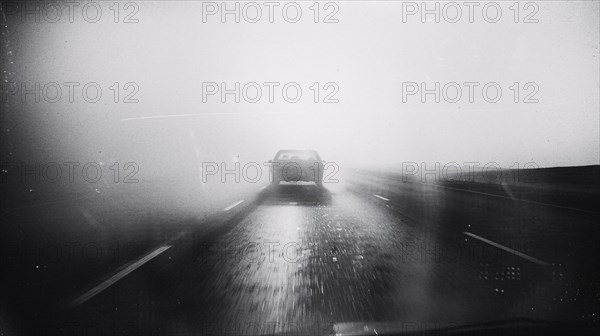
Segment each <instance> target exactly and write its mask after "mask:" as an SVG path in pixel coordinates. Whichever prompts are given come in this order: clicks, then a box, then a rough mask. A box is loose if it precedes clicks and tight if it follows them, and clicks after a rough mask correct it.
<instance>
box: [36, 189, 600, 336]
mask: <svg viewBox="0 0 600 336" xmlns="http://www.w3.org/2000/svg"><path fill="white" fill-rule="evenodd" d="M403 185H404V187H403V188H405V189H406V188H409V189H411V188H412V189H415V188H417V189H418V192H417V191H415V190H412V191H411V192H409V191H408V190H401V189H399V188H401V187H400V186H394V185H393V184H385V185H384V184H377V183H372V182H371V183H369V184H368V185H367V184H365V183H364V182H360V181H358V182H357V181H355V182H354V183H350V184H349V185H348V186H346V187H342V186H338V185H335V186H329V187H327V188H325V189H320V188H317V187H316V186H314V185H281V186H278V187H268V188H266V189H264V190H261V191H260V192H259V193H258V197H257V199H256V200H255V201H246V202H241V203H240V202H236V203H233V204H232V205H231V206H229V207H227V208H225V209H224V210H223V212H222V214H221V215H220V216H221V217H222V222H221V223H220V224H219V225H217V226H215V227H216V229H215V230H213V231H212V232H209V233H202V234H196V233H194V232H188V233H187V234H185V235H182V236H179V237H178V238H177V239H174V240H172V241H170V242H168V243H167V244H165V245H163V246H162V247H161V248H159V249H157V250H154V251H153V252H154V253H155V254H154V255H151V258H149V259H148V260H146V261H144V262H143V263H142V264H141V265H135V263H134V264H133V266H139V267H135V268H134V269H133V270H131V272H126V275H125V276H123V277H122V278H119V279H118V281H114V282H110V285H109V286H106V288H101V290H99V291H97V292H94V295H93V296H91V297H86V298H85V300H81V301H79V302H77V300H75V304H73V302H71V303H72V304H73V306H72V307H71V308H69V309H67V310H64V311H61V312H60V314H58V315H57V316H54V317H53V318H52V319H51V321H47V323H48V324H49V325H50V326H51V327H52V328H54V329H55V330H58V331H60V332H73V333H82V332H84V333H86V334H88V335H95V334H99V335H100V334H102V335H105V334H142V333H143V334H145V335H152V334H156V335H162V334H177V335H199V334H200V335H201V334H231V335H233V334H236V335H240V334H247V335H249V334H271V333H288V334H310V335H316V334H330V333H333V332H339V331H340V330H344V328H346V327H348V326H353V325H348V324H344V323H351V322H360V323H359V324H358V328H359V330H362V331H365V332H372V330H371V329H369V328H371V327H368V326H367V325H366V324H364V323H366V322H369V323H371V322H377V321H379V322H382V321H394V322H395V325H396V327H395V329H396V331H415V330H417V331H418V330H424V329H431V328H439V327H446V326H458V325H465V324H469V323H477V322H483V321H491V320H501V319H505V318H514V317H526V318H541V319H546V320H572V321H579V322H580V321H586V320H587V321H588V322H589V321H590V320H592V321H593V320H594V319H595V318H594V316H597V315H598V313H600V311H598V308H599V305H598V298H599V295H600V293H598V291H597V290H598V282H597V281H598V279H597V276H594V272H593V271H590V270H589V269H588V268H589V267H586V265H587V264H586V263H587V262H586V261H585V258H586V257H585V256H586V255H587V256H590V255H591V256H593V255H597V254H590V253H594V252H596V251H597V247H595V246H594V245H595V243H594V242H593V240H595V238H594V237H598V234H597V232H596V231H594V230H597V229H595V228H594V226H593V225H592V224H593V223H594V222H595V220H597V219H598V214H596V213H593V212H592V213H589V212H577V211H573V210H567V209H560V208H556V207H551V206H542V205H539V204H531V203H526V202H525V203H524V205H523V204H521V203H519V204H516V203H515V202H514V200H512V201H510V200H509V201H510V203H505V201H506V200H504V199H502V198H497V197H488V198H482V197H481V195H476V194H472V193H460V192H456V191H448V190H440V189H439V188H438V189H435V188H432V187H430V186H426V185H419V186H417V185H409V184H403ZM375 192H377V193H375ZM425 205H426V206H425ZM452 207H456V209H453V208H452ZM491 209H495V210H494V211H496V212H500V213H502V214H501V215H497V216H494V215H492V213H491ZM508 209H512V210H508ZM454 212H456V213H454ZM457 216H458V217H457ZM531 216H533V217H531ZM494 218H495V219H494ZM531 218H535V219H536V220H537V219H539V218H552V221H550V222H547V223H546V224H547V228H551V229H552V230H545V231H544V230H539V228H536V227H533V228H529V230H531V231H532V232H533V231H537V232H539V233H540V236H539V238H538V239H536V238H535V237H533V236H532V235H531V232H529V231H527V230H525V229H522V230H520V231H519V230H517V231H515V227H516V226H514V225H512V224H510V223H511V222H515V221H517V223H520V224H522V223H524V222H526V221H529V220H531ZM566 218H568V219H569V220H570V222H571V223H573V224H572V225H571V226H570V227H571V228H577V229H576V230H578V231H577V232H575V233H573V230H563V232H562V233H561V232H560V230H558V229H557V228H556V227H555V226H554V225H555V224H556V223H555V222H561V221H563V220H564V219H566ZM482 221H483V222H485V223H486V224H482ZM535 223H539V221H536V222H535ZM488 224H489V225H488ZM575 224H576V225H577V226H574V225H575ZM511 225H512V226H511ZM539 225H540V224H539ZM473 226H475V227H473ZM553 230H557V232H555V231H553ZM585 230H588V231H587V233H586V231H585ZM569 235H571V236H575V237H577V238H578V239H580V241H579V244H575V245H573V244H572V241H571V240H570V239H569V238H568V237H569ZM584 237H589V238H590V239H589V240H587V241H582V240H581V239H582V238H584ZM553 244H554V245H553ZM556 247H560V248H561V249H562V250H561V252H562V253H560V254H557V253H556ZM557 259H560V260H557ZM138 261H139V260H138ZM128 267H129V268H131V267H132V263H130V264H128V265H125V266H124V267H123V268H121V271H123V270H125V271H127V270H128ZM107 278H108V279H104V280H108V281H110V280H111V279H110V278H109V277H107ZM88 293H89V292H88ZM84 295H85V294H84ZM79 298H81V297H79ZM355 327H356V326H355ZM365 328H366V329H365ZM398 329H400V330H398Z"/></svg>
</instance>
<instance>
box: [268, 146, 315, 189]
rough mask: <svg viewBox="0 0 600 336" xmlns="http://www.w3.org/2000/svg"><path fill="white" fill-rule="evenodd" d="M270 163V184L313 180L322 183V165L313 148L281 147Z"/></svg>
mask: <svg viewBox="0 0 600 336" xmlns="http://www.w3.org/2000/svg"><path fill="white" fill-rule="evenodd" d="M269 163H271V165H270V167H271V184H273V185H278V184H279V183H280V182H282V181H285V182H315V184H316V185H317V186H322V185H323V166H324V161H323V160H321V157H320V156H319V153H317V152H316V151H314V150H298V149H282V150H280V151H278V152H277V154H276V155H275V158H274V159H273V160H269Z"/></svg>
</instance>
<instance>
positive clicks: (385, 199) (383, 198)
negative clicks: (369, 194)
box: [373, 194, 389, 202]
mask: <svg viewBox="0 0 600 336" xmlns="http://www.w3.org/2000/svg"><path fill="white" fill-rule="evenodd" d="M373 196H375V197H377V198H379V199H382V200H384V201H386V202H387V201H389V199H387V198H385V197H383V196H379V195H375V194H373Z"/></svg>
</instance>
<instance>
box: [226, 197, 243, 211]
mask: <svg viewBox="0 0 600 336" xmlns="http://www.w3.org/2000/svg"><path fill="white" fill-rule="evenodd" d="M243 202H244V200H241V201H237V202H235V203H233V204H232V205H230V206H228V207H227V208H225V209H223V211H229V210H231V209H233V208H235V207H236V206H238V205H240V204H242V203H243Z"/></svg>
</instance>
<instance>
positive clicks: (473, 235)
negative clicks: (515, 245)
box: [463, 232, 548, 265]
mask: <svg viewBox="0 0 600 336" xmlns="http://www.w3.org/2000/svg"><path fill="white" fill-rule="evenodd" d="M463 233H464V234H465V235H467V236H469V237H472V238H475V239H478V240H480V241H482V242H484V243H487V244H490V245H492V246H494V247H497V248H499V249H501V250H504V251H506V252H509V253H512V254H514V255H516V256H519V257H521V258H523V259H525V260H529V261H531V262H532V263H536V264H538V265H548V263H547V262H545V261H542V260H539V259H536V258H534V257H530V256H528V255H527V254H525V253H521V252H519V251H517V250H513V249H511V248H510V247H506V246H504V245H500V244H498V243H494V242H493V241H491V240H489V239H485V238H483V237H480V236H478V235H476V234H473V233H471V232H463Z"/></svg>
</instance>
